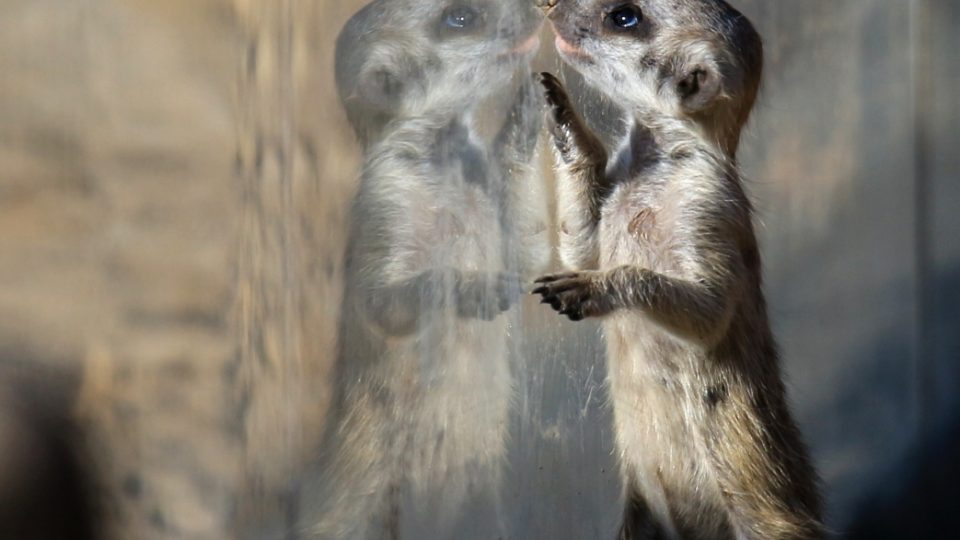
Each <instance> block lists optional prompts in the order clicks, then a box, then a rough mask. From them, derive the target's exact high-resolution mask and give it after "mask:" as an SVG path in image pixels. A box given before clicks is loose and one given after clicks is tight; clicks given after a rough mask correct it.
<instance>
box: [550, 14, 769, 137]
mask: <svg viewBox="0 0 960 540" xmlns="http://www.w3.org/2000/svg"><path fill="white" fill-rule="evenodd" d="M538 3H539V4H540V5H541V7H543V8H547V9H549V19H550V21H551V23H552V26H553V28H554V31H555V33H556V35H557V41H556V44H557V50H558V52H559V54H560V55H561V57H562V58H563V59H564V60H565V61H566V62H567V63H568V64H569V65H571V66H572V67H573V68H574V69H576V70H577V71H579V72H581V73H582V74H583V75H584V76H585V78H586V79H587V81H588V82H589V83H591V84H593V85H594V86H596V87H597V88H598V89H599V90H600V91H602V92H604V93H606V94H607V95H608V96H610V97H611V98H613V99H614V100H616V101H617V102H618V103H620V104H621V105H622V106H624V107H625V108H627V109H630V108H631V107H632V106H635V107H649V106H655V107H657V108H658V110H661V111H667V112H669V113H671V114H674V115H677V116H683V117H687V118H690V119H692V120H694V121H695V122H696V123H697V124H699V125H700V126H701V127H702V128H703V130H704V131H705V132H706V135H707V136H710V137H711V138H713V139H715V140H716V141H718V142H719V143H720V145H721V146H723V147H724V149H726V150H727V151H729V152H730V153H731V154H732V153H734V152H735V151H736V146H737V141H738V140H739V136H740V130H741V128H742V127H743V124H744V123H746V121H747V118H748V117H749V114H750V110H751V109H752V108H753V103H754V101H755V99H756V96H757V91H758V89H759V86H760V78H761V72H762V69H763V47H762V43H761V40H760V36H759V35H758V34H757V32H756V30H755V29H754V28H753V25H752V24H751V23H750V21H749V20H747V18H746V17H744V16H743V15H742V14H740V13H739V12H738V11H736V10H735V9H733V8H732V7H730V6H729V5H728V4H727V3H726V2H724V1H723V0H632V1H628V0H538Z"/></svg>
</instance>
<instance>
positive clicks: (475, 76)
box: [336, 0, 543, 141]
mask: <svg viewBox="0 0 960 540" xmlns="http://www.w3.org/2000/svg"><path fill="white" fill-rule="evenodd" d="M542 19H543V18H542V16H541V15H540V13H538V11H537V10H536V9H535V6H534V5H533V4H532V2H517V1H516V0H375V1H374V2H372V3H370V4H368V5H367V6H366V7H364V8H363V9H362V10H361V11H360V12H358V13H357V14H356V15H354V16H353V18H351V19H350V20H349V22H348V23H347V24H346V26H345V27H344V29H343V31H342V32H341V33H340V36H339V38H338V40H337V50H336V78H337V86H338V91H339V94H340V99H341V102H342V103H343V105H344V107H345V108H346V110H347V113H348V116H349V117H350V122H351V123H352V124H353V127H354V129H355V130H356V131H357V133H358V134H359V136H360V138H361V139H362V140H366V141H369V140H370V138H371V136H375V133H376V132H378V131H379V129H380V128H382V127H383V125H385V124H386V123H387V122H389V121H390V120H393V119H396V118H405V117H406V118H409V117H416V116H420V115H424V114H437V113H440V114H444V113H448V112H449V113H458V112H460V113H462V112H463V111H466V110H469V109H470V108H472V106H473V105H475V104H476V103H477V102H479V101H480V100H482V99H483V98H485V97H488V96H489V95H490V94H492V93H494V92H496V91H497V90H499V89H502V88H503V87H504V86H506V85H507V84H508V83H509V81H510V79H511V78H512V76H513V75H514V72H515V70H516V68H517V67H518V66H519V65H520V64H521V63H522V62H525V61H527V60H529V58H530V56H531V55H532V54H533V53H534V52H535V51H536V49H537V47H538V46H539V40H538V39H537V34H538V30H539V28H540V24H541V22H542Z"/></svg>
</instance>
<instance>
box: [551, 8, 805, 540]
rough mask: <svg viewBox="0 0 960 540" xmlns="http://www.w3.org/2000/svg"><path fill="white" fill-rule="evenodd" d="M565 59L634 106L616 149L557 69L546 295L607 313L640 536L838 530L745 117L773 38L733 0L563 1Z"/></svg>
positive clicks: (781, 535) (554, 17)
mask: <svg viewBox="0 0 960 540" xmlns="http://www.w3.org/2000/svg"><path fill="white" fill-rule="evenodd" d="M539 4H541V5H542V7H544V8H546V9H548V10H549V19H550V21H551V23H552V26H553V27H554V30H555V33H556V35H557V38H556V45H557V49H558V51H559V53H560V55H561V57H562V58H563V60H564V61H565V62H566V63H568V64H569V65H571V66H572V67H573V68H574V69H576V70H577V71H579V72H580V73H581V74H582V75H583V76H584V78H585V79H586V81H587V82H588V83H589V84H591V85H593V86H595V87H596V88H598V89H599V90H600V91H602V92H604V93H605V94H606V95H607V96H609V97H610V98H611V99H612V100H614V101H615V102H616V103H618V104H619V105H620V106H621V107H622V108H623V109H624V110H625V112H626V117H627V124H628V125H627V135H626V137H625V138H624V140H623V142H622V145H621V146H620V147H619V148H617V149H615V150H614V151H612V152H608V149H607V148H605V147H604V146H603V144H601V142H600V140H599V139H598V138H597V137H596V136H595V135H594V134H593V133H591V132H590V130H589V129H588V128H587V127H586V126H585V124H584V123H583V121H582V119H581V118H580V117H579V116H578V115H577V113H576V112H575V111H574V109H573V107H572V106H571V102H570V99H569V97H568V96H567V94H566V92H565V91H564V88H563V86H562V85H561V83H560V81H558V80H557V79H556V78H554V77H553V76H551V75H549V74H543V75H542V76H541V82H542V84H543V86H544V87H545V89H546V96H547V101H548V103H549V106H550V108H551V111H552V117H553V120H554V122H553V128H552V134H553V138H554V141H555V146H556V154H557V156H558V169H559V180H558V182H559V185H558V197H559V216H558V217H559V220H560V222H561V233H560V254H561V258H562V260H563V262H564V264H565V265H566V266H567V267H569V268H570V269H572V270H575V271H574V272H572V273H567V274H561V275H553V276H547V277H544V278H542V279H540V280H538V283H539V284H540V287H539V288H538V289H536V290H535V291H534V292H535V294H539V295H542V297H543V301H544V303H547V304H550V305H551V306H552V307H553V308H554V309H555V310H557V311H558V312H560V313H561V314H563V315H566V316H567V317H569V318H570V319H572V320H574V321H579V320H582V319H584V318H593V317H598V318H602V319H603V327H604V334H605V338H606V343H607V350H608V353H607V354H608V363H609V379H610V391H611V398H612V402H613V409H614V418H615V428H616V434H617V442H618V448H619V455H620V460H621V463H622V468H623V474H624V482H625V486H626V499H627V502H626V505H627V507H626V512H625V516H624V522H623V525H622V528H621V533H620V537H621V538H624V539H638V538H644V539H654V538H684V539H722V538H738V539H743V538H750V539H757V540H761V539H762V540H772V539H815V538H822V536H823V531H822V527H821V524H820V505H821V503H820V498H819V495H818V490H817V480H816V474H815V472H814V469H813V467H812V465H811V462H810V459H809V457H808V453H807V450H806V448H805V446H804V444H803V442H802V441H801V437H800V433H799V431H798V429H797V427H796V424H795V423H794V421H793V419H792V418H791V415H790V413H789V411H788V407H787V402H786V397H785V390H784V384H783V382H782V378H781V373H780V367H779V361H778V357H777V349H776V345H775V343H774V339H773V336H772V332H771V330H770V326H769V323H768V319H767V313H766V305H765V301H764V297H763V294H762V292H761V271H760V255H759V251H758V247H757V241H756V238H755V235H754V231H753V225H752V215H751V214H752V210H751V205H750V202H749V200H748V198H747V196H746V194H745V193H744V188H743V185H742V181H741V178H740V174H739V172H738V169H737V161H736V152H737V145H738V141H739V137H740V131H741V129H742V127H743V125H744V123H745V122H746V121H747V118H748V116H749V114H750V111H751V109H752V107H753V103H754V100H755V98H756V95H757V91H758V88H759V84H760V78H761V71H762V45H761V40H760V37H759V36H758V34H757V32H756V31H755V30H754V28H753V26H752V25H751V24H750V22H749V21H748V20H747V19H746V18H745V17H744V16H743V15H742V14H740V13H739V12H737V11H736V10H734V9H733V8H732V7H730V6H729V5H727V4H726V3H725V2H723V1H720V0H671V1H667V0H638V1H634V2H623V1H622V0H617V1H613V2H611V1H610V0H563V1H561V2H560V3H559V4H558V3H557V2H556V0H552V1H547V2H542V1H541V2H539Z"/></svg>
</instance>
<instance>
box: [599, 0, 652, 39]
mask: <svg viewBox="0 0 960 540" xmlns="http://www.w3.org/2000/svg"><path fill="white" fill-rule="evenodd" d="M642 23H643V12H642V11H640V8H639V7H637V6H635V5H633V4H623V5H620V6H617V7H615V8H613V9H612V10H610V11H609V12H608V13H607V16H606V20H605V24H606V25H607V26H608V27H609V28H612V29H614V30H618V31H623V32H632V31H635V30H638V29H639V28H640V25H641V24H642Z"/></svg>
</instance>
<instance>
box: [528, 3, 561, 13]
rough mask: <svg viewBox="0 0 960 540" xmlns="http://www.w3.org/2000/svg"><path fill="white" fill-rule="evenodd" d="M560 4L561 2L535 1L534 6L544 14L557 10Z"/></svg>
mask: <svg viewBox="0 0 960 540" xmlns="http://www.w3.org/2000/svg"><path fill="white" fill-rule="evenodd" d="M558 3H560V0H535V1H534V4H536V6H537V7H538V8H540V9H542V10H543V11H544V12H548V11H550V10H551V9H553V8H555V7H556V6H557V4H558Z"/></svg>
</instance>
